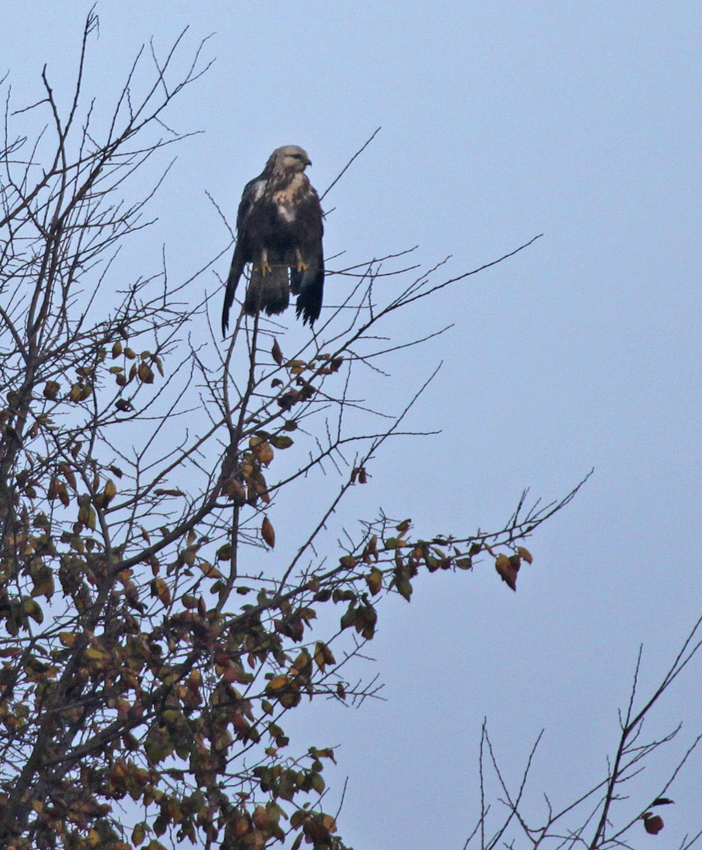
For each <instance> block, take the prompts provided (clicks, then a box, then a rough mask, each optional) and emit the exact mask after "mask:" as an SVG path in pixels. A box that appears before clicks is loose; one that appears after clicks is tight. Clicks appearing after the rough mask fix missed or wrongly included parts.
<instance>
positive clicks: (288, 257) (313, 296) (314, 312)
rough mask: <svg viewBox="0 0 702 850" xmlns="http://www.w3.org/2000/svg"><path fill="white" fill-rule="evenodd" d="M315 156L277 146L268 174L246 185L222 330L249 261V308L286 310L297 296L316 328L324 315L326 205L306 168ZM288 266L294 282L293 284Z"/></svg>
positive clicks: (300, 307)
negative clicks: (321, 200) (323, 246)
mask: <svg viewBox="0 0 702 850" xmlns="http://www.w3.org/2000/svg"><path fill="white" fill-rule="evenodd" d="M308 165H312V162H311V161H310V158H309V156H308V155H307V153H306V152H305V151H304V150H303V149H302V148H299V147H298V146H297V145H285V146H284V147H282V148H276V149H275V150H274V151H273V153H272V154H271V155H270V157H269V158H268V162H267V163H266V167H265V168H264V169H263V172H262V173H261V174H260V175H259V176H258V177H255V178H254V179H253V180H251V181H250V182H249V183H247V184H246V186H245V188H244V194H243V195H242V197H241V203H240V204H239V211H238V212H237V216H236V232H237V238H236V248H235V249H234V257H233V258H232V265H231V268H230V269H229V275H228V277H227V288H226V291H225V294H224V309H223V310H222V334H223V335H226V332H227V327H228V326H229V310H230V309H231V306H232V302H233V301H234V293H235V292H236V287H237V284H238V283H239V278H240V277H241V274H242V272H243V270H244V266H245V265H246V264H247V263H251V264H252V266H253V268H252V270H251V277H250V280H249V285H248V288H247V290H246V298H245V299H244V311H245V312H246V313H247V314H248V315H249V316H253V315H255V314H256V313H258V312H259V311H260V310H264V311H265V312H266V313H267V314H268V315H269V316H272V315H273V314H275V313H282V312H283V310H285V309H286V307H287V306H288V304H289V302H290V293H291V292H292V294H293V295H297V305H296V315H297V316H298V318H299V317H300V316H302V321H303V323H305V324H306V323H307V322H309V324H310V326H312V324H313V323H314V322H315V320H316V319H318V318H319V313H320V310H321V309H322V290H323V287H324V254H323V251H322V234H323V233H324V226H323V224H322V207H321V204H320V201H319V196H318V195H317V192H316V191H315V190H314V188H313V186H312V185H311V184H310V181H309V179H308V178H307V175H306V174H305V168H306V167H307V166H308ZM288 268H289V269H290V283H289V284H288Z"/></svg>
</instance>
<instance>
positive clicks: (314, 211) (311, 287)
mask: <svg viewBox="0 0 702 850" xmlns="http://www.w3.org/2000/svg"><path fill="white" fill-rule="evenodd" d="M296 220H297V222H298V227H299V231H298V235H299V249H300V253H301V255H302V259H303V260H304V262H305V264H306V265H307V266H308V268H307V269H306V270H305V271H298V269H297V268H295V266H293V267H292V268H291V269H290V289H291V290H292V292H293V294H295V295H297V305H296V308H295V314H296V316H297V317H298V318H299V317H300V316H302V321H303V323H304V324H307V323H308V322H309V324H310V326H311V325H313V324H314V322H315V321H316V320H317V319H318V318H319V314H320V312H321V309H322V296H323V292H324V250H323V248H322V236H323V234H324V224H323V221H322V207H321V204H320V202H319V196H318V195H317V193H316V192H315V190H314V189H313V187H312V186H309V189H308V191H306V192H305V194H304V195H303V197H302V198H301V199H300V204H299V206H298V209H297V214H296Z"/></svg>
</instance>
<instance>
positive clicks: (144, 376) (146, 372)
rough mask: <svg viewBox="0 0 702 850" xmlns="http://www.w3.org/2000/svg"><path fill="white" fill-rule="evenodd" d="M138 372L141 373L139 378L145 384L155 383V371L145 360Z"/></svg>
mask: <svg viewBox="0 0 702 850" xmlns="http://www.w3.org/2000/svg"><path fill="white" fill-rule="evenodd" d="M137 374H138V375H139V380H140V381H141V382H142V383H143V384H153V382H154V372H153V369H152V368H151V366H149V364H148V363H144V362H143V361H142V362H141V363H140V364H139V368H138V370H137Z"/></svg>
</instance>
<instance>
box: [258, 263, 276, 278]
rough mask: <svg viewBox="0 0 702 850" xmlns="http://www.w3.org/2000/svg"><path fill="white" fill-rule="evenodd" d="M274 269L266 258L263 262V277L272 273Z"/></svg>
mask: <svg viewBox="0 0 702 850" xmlns="http://www.w3.org/2000/svg"><path fill="white" fill-rule="evenodd" d="M272 271H273V269H272V268H271V267H270V266H269V265H268V263H267V262H266V261H265V260H264V262H262V263H261V277H265V276H266V275H267V274H270V273H271V272H272Z"/></svg>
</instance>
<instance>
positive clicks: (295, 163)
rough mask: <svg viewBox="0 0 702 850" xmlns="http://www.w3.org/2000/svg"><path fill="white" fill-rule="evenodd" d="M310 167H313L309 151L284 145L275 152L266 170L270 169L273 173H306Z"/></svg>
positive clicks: (295, 146)
mask: <svg viewBox="0 0 702 850" xmlns="http://www.w3.org/2000/svg"><path fill="white" fill-rule="evenodd" d="M308 165H312V160H311V159H310V158H309V156H308V155H307V151H305V150H303V149H302V148H300V147H298V146H297V145H284V146H283V147H282V148H276V149H275V150H274V151H273V153H272V154H271V155H270V158H269V160H268V164H267V165H266V169H268V168H269V167H270V168H271V170H273V171H292V172H297V171H304V170H305V168H307V166H308Z"/></svg>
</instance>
